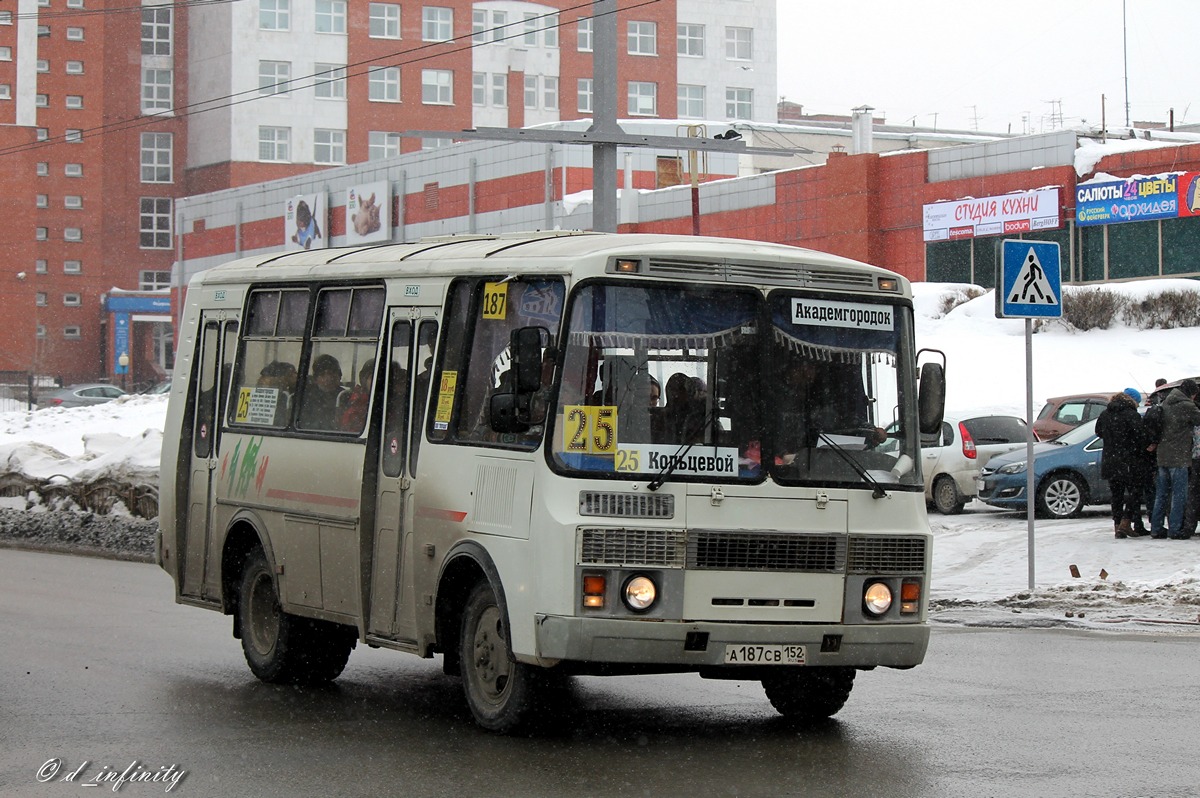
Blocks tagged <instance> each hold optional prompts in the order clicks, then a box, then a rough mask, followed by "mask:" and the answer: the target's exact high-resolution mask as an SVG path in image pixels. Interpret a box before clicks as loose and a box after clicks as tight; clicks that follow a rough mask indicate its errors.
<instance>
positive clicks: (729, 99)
mask: <svg viewBox="0 0 1200 798" xmlns="http://www.w3.org/2000/svg"><path fill="white" fill-rule="evenodd" d="M753 111H754V90H753V89H726V90H725V118H726V119H749V118H750V115H751V114H752V113H753Z"/></svg>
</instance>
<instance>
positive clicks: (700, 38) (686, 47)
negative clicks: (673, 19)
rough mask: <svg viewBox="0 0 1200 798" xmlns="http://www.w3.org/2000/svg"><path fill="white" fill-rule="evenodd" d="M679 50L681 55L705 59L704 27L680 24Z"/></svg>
mask: <svg viewBox="0 0 1200 798" xmlns="http://www.w3.org/2000/svg"><path fill="white" fill-rule="evenodd" d="M677 46H678V48H679V54H680V55H688V56H693V57H696V58H703V57H704V26H703V25H692V24H688V23H682V22H681V23H680V24H679V37H678V45H677Z"/></svg>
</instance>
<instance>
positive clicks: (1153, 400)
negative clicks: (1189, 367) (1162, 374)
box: [1146, 377, 1200, 405]
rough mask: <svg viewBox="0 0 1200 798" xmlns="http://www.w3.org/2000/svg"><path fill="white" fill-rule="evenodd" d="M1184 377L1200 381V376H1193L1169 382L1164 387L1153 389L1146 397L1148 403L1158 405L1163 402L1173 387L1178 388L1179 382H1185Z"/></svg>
mask: <svg viewBox="0 0 1200 798" xmlns="http://www.w3.org/2000/svg"><path fill="white" fill-rule="evenodd" d="M1184 379H1191V380H1192V381H1193V382H1196V383H1200V377H1191V378H1187V377H1185V378H1182V379H1178V380H1175V381H1174V382H1168V383H1167V384H1166V385H1164V386H1163V387H1161V388H1156V389H1155V390H1154V391H1152V392H1151V393H1150V395H1149V396H1148V397H1146V401H1147V403H1148V404H1154V405H1156V404H1158V403H1159V402H1161V401H1162V400H1163V399H1166V398H1167V394H1169V393H1170V392H1171V389H1172V388H1178V387H1179V383H1181V382H1183V380H1184Z"/></svg>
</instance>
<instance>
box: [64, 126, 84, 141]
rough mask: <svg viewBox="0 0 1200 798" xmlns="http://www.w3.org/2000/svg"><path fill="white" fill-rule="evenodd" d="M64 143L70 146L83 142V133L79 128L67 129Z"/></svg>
mask: <svg viewBox="0 0 1200 798" xmlns="http://www.w3.org/2000/svg"><path fill="white" fill-rule="evenodd" d="M63 141H65V142H67V143H68V144H78V143H79V142H81V141H83V131H82V130H79V129H77V128H67V130H66V132H65V133H63Z"/></svg>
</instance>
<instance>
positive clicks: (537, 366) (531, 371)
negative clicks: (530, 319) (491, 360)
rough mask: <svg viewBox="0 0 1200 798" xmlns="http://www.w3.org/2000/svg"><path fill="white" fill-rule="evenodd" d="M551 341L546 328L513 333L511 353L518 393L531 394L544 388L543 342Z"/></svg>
mask: <svg viewBox="0 0 1200 798" xmlns="http://www.w3.org/2000/svg"><path fill="white" fill-rule="evenodd" d="M549 339H550V331H549V330H547V329H546V328H545V327H518V328H517V329H515V330H513V331H512V334H511V336H510V337H509V351H510V352H511V353H512V366H511V368H512V371H513V375H514V377H515V378H516V381H515V383H514V384H513V390H515V391H516V393H519V394H530V393H533V392H534V391H536V390H537V389H538V388H540V387H542V342H543V341H549Z"/></svg>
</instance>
